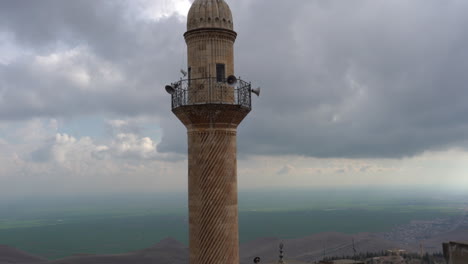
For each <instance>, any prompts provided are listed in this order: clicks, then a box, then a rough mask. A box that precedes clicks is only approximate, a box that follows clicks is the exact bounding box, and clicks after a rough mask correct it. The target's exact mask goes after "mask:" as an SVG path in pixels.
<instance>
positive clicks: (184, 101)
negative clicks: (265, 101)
mask: <svg viewBox="0 0 468 264" xmlns="http://www.w3.org/2000/svg"><path fill="white" fill-rule="evenodd" d="M168 89H169V90H168ZM166 90H168V92H169V93H170V94H171V96H172V110H175V109H176V108H179V107H183V106H201V105H232V106H239V107H241V108H245V109H246V110H248V111H250V110H251V109H252V87H251V83H249V82H246V81H243V80H240V79H238V80H237V82H236V83H235V84H229V83H228V80H226V79H222V80H220V79H219V78H197V79H186V80H180V81H178V82H175V83H172V84H171V85H169V86H167V87H166ZM254 92H255V91H254Z"/></svg>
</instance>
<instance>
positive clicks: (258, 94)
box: [250, 87, 260, 96]
mask: <svg viewBox="0 0 468 264" xmlns="http://www.w3.org/2000/svg"><path fill="white" fill-rule="evenodd" d="M250 91H251V92H252V93H254V94H256V95H257V96H260V87H258V88H257V89H250Z"/></svg>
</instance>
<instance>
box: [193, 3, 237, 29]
mask: <svg viewBox="0 0 468 264" xmlns="http://www.w3.org/2000/svg"><path fill="white" fill-rule="evenodd" d="M199 28H222V29H229V30H233V28H234V26H233V21H232V13H231V9H230V8H229V6H228V4H227V3H226V2H225V1H224V0H195V2H193V4H192V7H191V8H190V11H189V13H188V16H187V31H190V30H194V29H199Z"/></svg>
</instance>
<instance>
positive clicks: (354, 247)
mask: <svg viewBox="0 0 468 264" xmlns="http://www.w3.org/2000/svg"><path fill="white" fill-rule="evenodd" d="M353 252H354V258H356V246H355V244H354V237H353Z"/></svg>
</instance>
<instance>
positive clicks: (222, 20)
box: [166, 0, 259, 264]
mask: <svg viewBox="0 0 468 264" xmlns="http://www.w3.org/2000/svg"><path fill="white" fill-rule="evenodd" d="M184 37H185V41H186V43H187V48H188V69H187V74H188V79H187V80H181V81H178V82H175V83H172V84H171V85H168V86H166V90H167V91H168V92H169V93H170V94H171V95H172V112H173V113H174V114H175V115H176V116H177V117H178V118H179V119H180V121H182V123H183V124H184V125H185V127H186V128H187V136H188V189H189V190H188V191H189V195H188V197H189V201H188V202H189V237H190V238H189V247H190V264H215V263H219V264H239V231H238V209H237V142H236V134H237V126H238V125H239V124H240V123H241V121H242V120H243V119H244V118H245V117H246V116H247V114H248V113H249V112H250V110H251V93H252V92H253V93H255V94H257V95H258V93H259V90H252V89H251V85H250V83H247V82H244V81H242V80H239V79H237V78H236V77H235V76H234V41H235V40H236V37H237V33H236V32H234V30H233V20H232V14H231V10H230V9H229V6H228V5H227V4H226V2H224V0H195V2H194V3H193V4H192V7H191V9H190V11H189V14H188V17H187V32H186V33H185V34H184Z"/></svg>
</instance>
